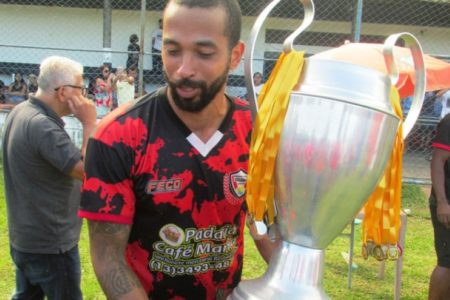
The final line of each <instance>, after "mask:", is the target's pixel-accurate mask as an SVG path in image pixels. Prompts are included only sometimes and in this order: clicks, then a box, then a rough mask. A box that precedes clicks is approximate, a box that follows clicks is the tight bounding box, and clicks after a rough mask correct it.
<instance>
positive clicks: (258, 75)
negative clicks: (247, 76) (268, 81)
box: [253, 72, 264, 97]
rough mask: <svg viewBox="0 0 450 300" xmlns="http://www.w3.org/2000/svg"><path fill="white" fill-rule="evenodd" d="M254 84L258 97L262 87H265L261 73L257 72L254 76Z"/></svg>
mask: <svg viewBox="0 0 450 300" xmlns="http://www.w3.org/2000/svg"><path fill="white" fill-rule="evenodd" d="M253 83H254V85H255V93H256V97H258V96H259V93H260V92H261V89H262V87H263V86H264V83H263V76H262V74H261V73H260V72H255V74H253Z"/></svg>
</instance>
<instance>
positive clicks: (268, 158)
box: [247, 50, 304, 224]
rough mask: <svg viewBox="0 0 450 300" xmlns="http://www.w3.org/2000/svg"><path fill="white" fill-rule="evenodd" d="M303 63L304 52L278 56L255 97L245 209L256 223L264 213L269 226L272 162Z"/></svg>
mask: <svg viewBox="0 0 450 300" xmlns="http://www.w3.org/2000/svg"><path fill="white" fill-rule="evenodd" d="M303 62H304V52H297V51H294V50H293V51H291V52H290V53H289V54H285V53H282V54H281V55H280V57H279V58H278V60H277V63H276V64H275V67H274V69H273V70H272V73H271V74H270V77H269V79H268V80H267V82H266V83H265V85H264V87H263V88H262V90H261V93H260V95H259V97H258V107H259V111H258V114H257V116H256V120H255V123H254V126H253V133H252V141H251V148H250V159H249V167H248V178H247V205H248V210H249V213H250V214H251V215H252V216H253V217H254V219H255V220H256V221H262V220H263V218H264V214H265V213H266V212H267V216H268V221H269V224H272V223H273V219H274V214H275V207H274V202H273V201H274V167H275V160H276V156H277V152H278V145H279V140H280V135H281V131H282V129H283V123H284V117H285V115H286V110H287V107H288V104H289V97H290V93H291V91H292V89H293V88H294V86H295V85H296V84H297V82H298V79H299V77H300V74H301V71H302V68H303Z"/></svg>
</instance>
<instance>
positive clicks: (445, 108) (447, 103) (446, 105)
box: [436, 89, 450, 119]
mask: <svg viewBox="0 0 450 300" xmlns="http://www.w3.org/2000/svg"><path fill="white" fill-rule="evenodd" d="M436 97H438V99H439V101H440V102H441V103H442V110H441V119H443V118H444V117H445V116H446V115H447V114H448V113H449V112H450V89H443V90H440V91H438V92H437V93H436Z"/></svg>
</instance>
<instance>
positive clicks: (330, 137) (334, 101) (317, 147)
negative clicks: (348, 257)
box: [230, 57, 399, 300]
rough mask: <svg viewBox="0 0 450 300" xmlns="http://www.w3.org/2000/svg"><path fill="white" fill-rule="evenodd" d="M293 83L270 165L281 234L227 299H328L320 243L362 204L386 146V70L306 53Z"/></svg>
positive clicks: (392, 130)
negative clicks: (263, 264)
mask: <svg viewBox="0 0 450 300" xmlns="http://www.w3.org/2000/svg"><path fill="white" fill-rule="evenodd" d="M300 83H301V85H300V88H299V90H298V91H294V92H292V93H291V95H290V102H289V106H288V110H287V113H286V117H285V120H284V126H283V130H282V133H281V140H280V145H279V149H278V155H277V162H276V167H275V178H276V182H275V204H276V208H277V218H276V223H277V226H278V229H279V232H280V236H281V238H282V240H283V241H282V243H281V245H280V247H279V248H277V249H276V250H275V252H274V253H273V255H272V258H271V260H270V263H269V267H268V270H267V272H266V273H265V274H264V275H263V277H261V278H257V279H253V280H247V281H245V280H244V281H242V282H241V283H240V284H239V285H238V287H237V288H236V289H235V290H234V291H233V294H232V295H231V296H230V298H231V299H283V300H287V299H308V300H310V299H328V297H327V295H326V294H325V292H324V291H323V289H322V286H321V284H322V277H323V259H324V249H325V248H326V247H327V246H328V245H329V244H330V243H331V242H332V241H333V240H334V238H336V237H337V236H338V235H339V234H340V233H341V232H342V230H343V229H344V228H345V226H346V225H347V224H348V223H349V222H350V221H351V220H352V219H353V218H354V217H355V215H356V214H357V212H358V211H359V210H360V209H361V207H362V206H363V204H364V202H365V201H366V200H367V199H368V197H369V195H370V194H371V193H372V191H373V189H374V188H375V186H376V184H377V183H378V181H379V179H380V178H381V175H382V174H383V171H384V169H385V166H386V163H387V161H388V159H389V157H390V154H391V152H392V147H393V143H394V139H395V136H396V133H397V129H398V124H399V119H398V118H397V116H396V115H395V114H394V112H393V110H392V106H391V103H390V100H389V90H390V87H391V83H390V79H389V77H388V76H387V75H386V74H383V73H381V72H378V71H375V70H372V69H368V68H365V67H360V66H357V65H353V64H349V63H345V62H339V61H333V60H324V59H315V58H314V57H310V58H308V59H307V60H305V66H304V70H303V72H302V78H301V79H300Z"/></svg>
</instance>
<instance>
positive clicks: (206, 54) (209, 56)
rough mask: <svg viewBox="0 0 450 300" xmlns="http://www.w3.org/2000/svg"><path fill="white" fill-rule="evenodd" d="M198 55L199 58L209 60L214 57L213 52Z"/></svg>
mask: <svg viewBox="0 0 450 300" xmlns="http://www.w3.org/2000/svg"><path fill="white" fill-rule="evenodd" d="M198 55H199V56H200V57H201V58H211V57H212V56H213V55H214V52H200V53H199V54H198Z"/></svg>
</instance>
